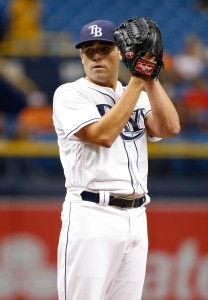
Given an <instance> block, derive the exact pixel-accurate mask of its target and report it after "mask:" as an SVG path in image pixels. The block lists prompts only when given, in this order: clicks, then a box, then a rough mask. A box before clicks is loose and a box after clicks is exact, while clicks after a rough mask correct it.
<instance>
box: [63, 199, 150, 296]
mask: <svg viewBox="0 0 208 300" xmlns="http://www.w3.org/2000/svg"><path fill="white" fill-rule="evenodd" d="M61 218H62V231H61V234H60V240H59V246H58V291H59V300H127V299H128V300H140V299H141V294H142V288H143V283H144V277H145V270H146V259H147V249H148V239H147V224H146V212H145V208H144V207H143V208H137V209H115V208H114V207H111V206H102V205H97V204H95V203H91V202H87V201H83V202H77V203H76V202H70V201H65V203H64V205H63V211H62V216H61Z"/></svg>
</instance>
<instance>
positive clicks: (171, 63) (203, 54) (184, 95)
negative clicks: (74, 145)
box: [0, 0, 208, 142]
mask: <svg viewBox="0 0 208 300" xmlns="http://www.w3.org/2000/svg"><path fill="white" fill-rule="evenodd" d="M202 4H203V5H202ZM205 4H206V1H201V5H202V8H203V9H207V6H206V5H205ZM42 9H43V5H42V1H39V0H13V1H10V5H9V6H8V7H7V11H6V12H5V11H4V10H3V8H1V7H0V14H1V15H0V41H1V42H4V40H14V39H16V40H21V39H24V40H28V41H30V40H31V39H36V38H37V36H39V35H40V34H41V32H42V30H43V29H42V26H41V16H42V14H41V12H42ZM28 51H29V50H28ZM4 54H5V53H1V52H0V65H1V68H0V90H1V93H0V139H24V140H26V139H29V140H31V139H32V140H39V139H50V140H51V139H55V138H56V137H55V133H54V128H53V124H52V99H51V98H50V97H49V95H48V94H47V92H46V91H44V90H43V89H41V88H40V87H39V86H38V84H37V82H35V80H34V79H32V78H29V77H28V76H27V74H26V73H25V70H24V68H23V67H22V64H21V59H14V58H13V59H11V58H9V57H6V56H5V55H4ZM164 63H165V69H164V70H163V71H162V72H161V74H160V80H161V82H162V83H163V85H164V87H165V89H166V90H167V92H168V93H169V95H170V96H171V98H172V99H173V102H174V104H175V106H176V108H177V110H178V112H179V115H180V120H181V127H182V130H181V133H180V135H179V136H178V137H177V138H176V139H179V140H184V139H185V140H190V141H197V142H201V141H208V84H207V83H208V45H205V44H204V43H203V42H202V41H201V39H200V37H199V36H198V35H197V34H195V33H192V34H190V35H188V36H186V38H185V39H184V46H183V48H182V49H181V52H180V53H175V54H172V53H167V52H166V51H165V53H164ZM73 67H75V66H73V65H71V68H73ZM75 72H76V70H75Z"/></svg>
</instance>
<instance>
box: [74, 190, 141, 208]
mask: <svg viewBox="0 0 208 300" xmlns="http://www.w3.org/2000/svg"><path fill="white" fill-rule="evenodd" d="M80 195H81V197H82V200H83V201H90V202H94V203H97V204H100V205H110V206H117V207H121V208H137V207H140V206H142V205H143V204H145V202H146V196H145V195H144V196H142V197H138V196H137V195H120V194H119V195H108V196H106V194H103V196H102V195H101V193H92V192H88V191H83V192H82V193H81V194H80Z"/></svg>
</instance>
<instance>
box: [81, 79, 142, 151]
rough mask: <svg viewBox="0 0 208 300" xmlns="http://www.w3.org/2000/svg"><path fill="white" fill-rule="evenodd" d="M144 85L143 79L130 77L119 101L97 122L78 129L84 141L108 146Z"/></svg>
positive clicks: (120, 129) (122, 125)
mask: <svg viewBox="0 0 208 300" xmlns="http://www.w3.org/2000/svg"><path fill="white" fill-rule="evenodd" d="M143 87H144V80H143V79H141V78H134V77H132V78H131V79H130V81H129V84H128V86H127V87H126V89H125V91H124V93H123V94H122V96H121V98H120V99H119V101H118V102H117V103H116V104H115V106H113V107H112V108H111V109H110V110H109V111H108V112H107V113H106V114H105V115H104V116H102V117H101V119H100V120H99V121H98V122H95V123H93V124H90V125H88V126H86V127H85V128H83V129H82V130H80V132H78V133H77V136H78V137H79V138H81V139H83V140H85V141H89V142H91V143H95V144H98V145H103V146H106V147H110V146H111V145H112V144H113V142H114V141H115V139H116V138H117V137H118V135H119V134H120V133H121V131H122V130H123V128H124V126H125V125H126V123H127V122H128V120H129V118H130V116H131V113H132V111H133V109H134V107H135V105H136V103H137V101H138V98H139V96H140V93H141V91H142V89H143Z"/></svg>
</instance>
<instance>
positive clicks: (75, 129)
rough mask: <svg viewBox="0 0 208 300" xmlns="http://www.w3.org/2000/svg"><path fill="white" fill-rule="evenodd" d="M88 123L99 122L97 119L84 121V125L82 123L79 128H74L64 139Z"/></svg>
mask: <svg viewBox="0 0 208 300" xmlns="http://www.w3.org/2000/svg"><path fill="white" fill-rule="evenodd" d="M90 121H99V119H98V118H94V119H90V120H87V121H85V122H84V123H82V124H80V125H79V126H77V127H76V128H74V129H73V130H72V131H70V132H69V133H68V134H67V136H66V138H67V137H68V136H69V135H70V134H72V133H73V132H74V131H78V129H79V128H81V127H82V125H84V124H86V123H88V122H90Z"/></svg>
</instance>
